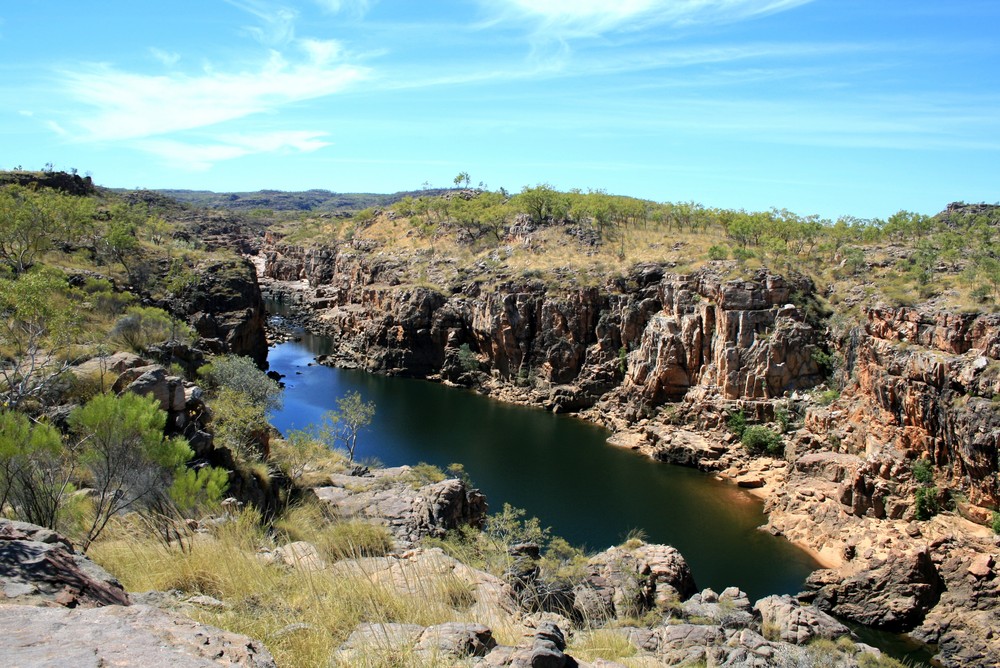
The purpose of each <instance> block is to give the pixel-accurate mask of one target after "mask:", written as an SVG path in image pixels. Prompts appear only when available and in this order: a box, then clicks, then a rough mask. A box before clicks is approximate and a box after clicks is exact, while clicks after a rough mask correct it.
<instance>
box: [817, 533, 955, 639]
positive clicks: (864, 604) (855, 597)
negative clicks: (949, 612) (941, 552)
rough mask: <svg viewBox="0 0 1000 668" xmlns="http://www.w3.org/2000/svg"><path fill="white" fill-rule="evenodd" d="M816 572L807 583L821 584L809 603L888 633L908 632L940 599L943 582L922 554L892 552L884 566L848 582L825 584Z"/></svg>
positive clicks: (881, 565)
mask: <svg viewBox="0 0 1000 668" xmlns="http://www.w3.org/2000/svg"><path fill="white" fill-rule="evenodd" d="M825 575H826V574H825V573H823V572H822V571H819V572H817V573H815V574H814V575H813V576H812V577H811V578H810V580H809V582H808V583H807V586H808V585H809V584H812V585H813V586H815V585H821V586H820V587H819V590H818V591H817V592H816V595H815V598H814V599H813V604H814V605H815V606H816V607H817V608H819V609H820V610H824V611H826V612H829V613H832V614H835V615H837V616H838V617H844V618H846V619H851V620H854V621H856V622H858V623H860V624H864V625H865V626H871V627H874V628H878V629H885V630H887V631H896V632H901V631H910V630H912V629H914V628H915V627H916V626H917V625H918V624H920V622H922V621H923V619H924V616H925V615H926V614H927V612H928V611H929V610H930V609H931V608H932V607H934V605H935V604H936V603H937V602H938V600H939V599H940V598H941V591H942V590H943V589H944V582H943V581H942V579H941V576H940V575H939V574H938V572H937V568H935V566H934V563H933V562H932V561H931V557H930V554H929V553H928V552H927V551H926V550H916V551H913V552H908V553H893V554H891V555H890V556H889V558H888V559H886V560H885V562H884V563H882V564H880V565H877V566H874V567H872V568H870V569H867V570H865V571H863V572H861V573H859V574H857V575H855V576H853V577H849V578H847V579H845V580H839V579H838V580H837V581H834V582H824V580H825V579H826V577H825Z"/></svg>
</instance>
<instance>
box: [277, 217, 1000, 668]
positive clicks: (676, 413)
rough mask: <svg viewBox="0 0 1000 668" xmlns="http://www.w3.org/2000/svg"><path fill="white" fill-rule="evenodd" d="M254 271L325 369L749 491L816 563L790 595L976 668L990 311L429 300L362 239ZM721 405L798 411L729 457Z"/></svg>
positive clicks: (461, 284)
mask: <svg viewBox="0 0 1000 668" xmlns="http://www.w3.org/2000/svg"><path fill="white" fill-rule="evenodd" d="M433 265H434V262H433V261H432V262H431V266H433ZM258 268H259V271H260V273H261V274H262V276H263V279H262V280H263V287H264V290H265V291H269V290H270V291H273V293H274V294H282V295H283V296H284V298H285V299H286V300H287V301H289V302H292V303H295V304H297V305H298V312H299V314H300V315H304V318H305V320H304V322H305V323H306V325H307V327H308V328H309V329H311V330H313V331H316V332H320V333H323V334H324V335H327V336H329V337H331V339H332V340H333V341H335V342H336V346H335V347H332V348H331V350H330V352H329V354H328V355H327V356H325V357H323V358H321V359H323V360H324V362H325V363H327V364H330V365H333V366H340V367H347V368H351V367H354V368H361V369H366V370H370V371H377V372H381V373H386V374H390V375H402V376H414V377H418V378H429V379H432V380H439V381H443V382H445V383H452V384H457V385H464V386H471V387H475V388H477V390H478V391H479V392H482V393H484V394H487V395H488V396H491V397H495V398H499V399H502V400H504V401H509V402H514V403H522V404H528V405H534V406H539V407H543V408H546V409H548V410H550V411H552V412H572V413H576V414H578V415H580V416H582V417H585V418H587V419H589V420H591V421H593V422H595V423H597V424H599V425H603V426H606V427H608V428H610V429H611V430H612V431H614V432H615V436H614V438H613V439H612V440H613V441H614V442H616V443H618V444H619V445H623V446H625V447H629V448H631V449H634V450H637V451H639V452H642V453H645V454H647V455H649V456H651V457H653V458H654V459H657V460H660V461H665V462H673V463H681V464H685V465H688V466H693V467H696V468H700V469H703V470H706V471H713V472H715V473H716V474H717V475H719V476H721V477H723V478H728V479H730V480H731V481H733V482H735V483H737V484H738V485H739V486H742V487H748V488H753V489H754V490H755V493H757V494H759V495H760V496H761V497H762V498H764V499H765V510H766V512H767V513H768V523H767V528H768V529H769V530H771V531H772V532H773V533H775V534H776V535H784V536H786V537H788V538H789V539H791V540H792V541H793V542H795V543H796V544H797V545H800V546H802V547H805V548H807V549H809V550H810V551H811V552H812V554H813V555H814V556H815V557H816V558H818V559H820V560H821V561H822V562H823V564H824V565H825V566H827V567H829V569H828V570H820V571H817V572H816V573H815V574H814V575H813V576H811V577H810V578H809V581H808V582H807V583H806V590H807V592H811V593H808V594H806V596H805V598H806V600H815V601H817V604H818V605H820V606H821V607H824V609H828V610H831V611H833V612H835V613H837V614H841V615H844V616H845V617H847V618H849V619H850V618H853V619H855V620H856V621H858V622H861V623H864V624H869V625H872V626H874V627H876V628H882V629H885V630H891V631H895V632H911V633H912V634H913V635H914V636H915V637H917V638H920V639H922V640H924V641H927V642H931V643H935V644H936V645H937V646H938V648H939V649H940V651H941V654H939V655H938V659H939V660H941V661H942V662H943V663H944V664H945V665H958V664H960V663H968V662H970V661H971V662H973V663H974V662H976V661H987V663H985V664H982V665H988V661H989V659H987V657H990V656H992V655H993V651H994V650H993V649H991V647H992V643H993V642H994V641H993V640H992V637H993V635H992V633H991V632H990V630H989V629H990V628H992V627H993V626H994V624H995V623H996V614H997V607H996V601H997V596H998V593H1000V591H998V588H997V577H996V572H995V570H994V566H993V565H994V564H995V563H996V561H995V558H994V557H992V556H990V555H991V554H995V552H996V539H995V538H994V537H993V536H992V534H991V533H990V532H989V530H988V529H986V528H984V527H981V526H977V524H975V523H974V522H985V521H986V520H988V517H989V515H988V513H987V512H985V511H983V510H981V507H982V506H983V505H986V506H990V505H993V504H995V502H996V496H997V483H996V481H997V477H996V475H997V474H996V470H997V458H996V452H997V438H998V434H1000V429H998V423H997V419H998V418H997V414H996V411H995V410H993V409H992V408H991V405H990V402H991V401H992V396H993V394H994V393H995V391H994V389H993V388H995V387H997V383H998V380H1000V378H998V376H997V374H996V370H997V368H998V365H996V364H995V363H993V362H992V360H995V359H996V358H995V357H994V355H995V354H996V349H995V347H996V339H995V338H994V336H995V334H994V333H995V332H997V329H996V323H997V322H1000V321H998V320H997V318H996V316H978V317H976V316H969V317H961V318H956V317H950V318H949V317H941V316H937V315H933V314H930V313H928V312H926V311H919V310H914V309H909V310H908V309H906V308H900V309H895V310H892V309H888V310H887V309H885V308H864V307H862V308H863V312H864V313H865V314H866V319H867V323H863V324H862V325H861V326H860V327H857V328H853V329H851V328H841V329H837V328H831V327H830V326H829V325H823V324H821V320H820V319H819V318H822V317H823V316H821V315H820V314H818V310H819V307H818V305H817V304H816V302H815V295H816V288H815V286H814V285H812V284H811V282H809V281H808V279H804V278H794V277H793V278H791V279H788V278H784V277H782V276H779V275H776V274H774V273H770V272H766V271H762V272H760V273H758V274H757V275H756V276H755V277H753V278H752V279H749V280H727V279H725V278H724V277H721V276H718V275H716V274H714V273H713V271H712V270H711V269H705V270H702V271H699V272H696V273H693V274H677V273H671V268H670V267H669V266H665V265H662V264H660V265H656V264H640V265H636V266H635V267H634V268H633V269H632V271H631V272H630V273H629V274H627V275H626V276H622V277H619V278H613V279H611V280H608V281H607V282H606V283H605V284H603V285H601V284H599V285H592V286H579V285H577V286H576V287H574V286H573V282H574V281H572V280H570V281H569V282H568V283H569V284H568V285H564V286H562V287H559V288H553V287H552V286H551V285H546V284H544V283H542V282H541V281H539V280H537V279H534V278H532V277H531V276H530V275H525V276H522V277H520V278H518V277H509V276H499V277H497V278H495V279H491V278H490V277H488V276H486V277H484V276H483V275H482V274H480V276H479V277H477V278H473V279H472V280H468V279H466V280H464V281H463V280H462V271H461V270H460V271H458V272H452V273H451V274H448V273H447V271H445V272H444V275H445V276H448V275H452V276H455V277H456V279H457V282H454V283H451V284H450V285H449V284H447V283H445V284H444V285H443V286H442V287H441V288H436V289H431V288H427V287H422V286H420V285H415V284H414V283H413V282H412V281H410V280H408V279H407V271H408V264H407V261H406V259H405V256H401V255H395V254H394V253H393V252H391V251H388V252H387V251H384V250H380V249H379V247H378V245H366V242H364V241H354V242H346V243H341V244H337V245H334V246H328V247H318V248H303V247H295V246H289V245H287V244H283V243H282V242H280V241H279V240H277V239H276V238H273V237H268V238H266V239H265V241H264V244H263V246H262V249H261V253H260V256H259V259H258ZM438 284H439V285H441V281H440V280H438ZM821 327H822V329H821ZM470 353H471V355H472V356H474V357H472V356H470ZM830 360H833V362H832V363H831V361H830ZM834 366H835V367H836V368H833V367H834ZM824 367H825V368H824ZM832 371H836V372H837V373H838V374H839V379H840V380H839V381H838V383H841V384H842V385H843V387H844V389H843V391H842V392H840V393H839V395H835V394H834V393H833V392H828V394H829V395H831V396H833V401H832V402H830V401H828V400H822V401H821V400H820V399H819V398H818V397H819V395H820V394H821V393H822V392H813V391H810V390H812V388H815V387H817V386H819V387H820V390H821V391H822V390H824V387H829V386H828V385H825V384H826V383H828V382H830V381H829V375H828V374H830V373H831V372H832ZM735 412H740V413H742V414H744V415H747V416H748V418H749V420H750V421H751V422H760V423H771V424H777V423H778V422H781V421H784V420H788V417H787V416H788V415H789V414H790V415H792V416H796V415H797V416H799V417H798V422H796V419H795V417H792V418H791V424H790V425H789V427H788V428H787V429H786V431H785V434H784V436H783V439H782V440H783V444H784V448H785V453H784V456H783V457H780V458H768V457H763V458H758V457H752V456H750V455H748V453H747V452H746V451H745V450H744V449H743V448H742V447H741V446H740V444H739V442H738V439H734V438H733V436H732V435H731V434H730V433H729V430H728V429H727V428H726V424H727V421H728V420H729V419H730V417H731V416H732V415H733V414H734V413H735ZM920 458H927V459H929V460H930V461H931V463H932V465H933V466H934V468H935V470H936V477H937V478H938V479H939V480H941V481H942V482H944V481H946V480H950V481H952V483H953V484H954V485H955V486H956V488H957V489H962V490H964V493H965V494H967V495H968V496H967V497H965V500H961V497H960V498H959V500H958V501H957V502H954V503H955V504H956V507H957V508H958V509H959V510H960V511H961V513H962V515H961V516H960V515H959V514H957V513H956V514H954V515H949V516H948V517H947V518H946V517H945V516H938V517H936V518H934V520H933V521H931V522H930V523H923V522H915V521H914V515H913V505H912V500H911V499H912V498H913V497H912V495H913V493H914V490H915V489H917V487H918V485H917V484H916V483H915V481H914V480H913V478H912V477H911V474H910V469H911V467H912V465H913V461H914V460H916V459H920ZM966 518H972V519H973V520H974V521H969V519H966ZM979 561H983V562H984V563H988V564H989V566H988V567H987V568H988V569H989V570H987V571H983V570H982V569H979V568H974V564H977V563H979ZM970 568H972V569H973V570H975V571H976V572H982V573H983V574H984V575H982V576H978V575H977V576H970V575H969V573H970V572H972V571H968V570H967V569H970ZM866 578H867V579H866ZM852 581H853V582H855V583H856V584H853V585H852V584H848V583H849V582H852ZM842 583H843V584H842ZM850 587H855V589H853V590H852V589H850ZM883 588H885V589H884V594H880V595H879V596H874V595H873V594H871V592H873V591H883ZM850 591H854V593H853V594H852V593H849V592H850ZM918 592H919V593H918ZM852 597H853V599H852ZM859 597H860V598H859ZM852 600H853V602H852ZM970 603H971V605H972V607H973V610H974V611H970V610H969V606H970Z"/></svg>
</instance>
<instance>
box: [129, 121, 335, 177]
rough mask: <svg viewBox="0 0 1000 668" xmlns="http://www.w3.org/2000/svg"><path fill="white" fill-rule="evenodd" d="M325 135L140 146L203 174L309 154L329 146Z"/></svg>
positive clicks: (158, 142) (233, 136)
mask: <svg viewBox="0 0 1000 668" xmlns="http://www.w3.org/2000/svg"><path fill="white" fill-rule="evenodd" d="M326 136H327V133H325V132H311V131H300V130H293V131H278V132H266V133H256V134H223V135H219V136H217V137H215V138H214V140H213V141H211V142H200V143H199V142H196V141H180V140H175V139H148V140H143V141H141V142H139V143H138V144H137V145H138V147H139V148H141V149H142V150H144V151H146V152H147V153H151V154H153V155H156V156H158V157H159V158H161V159H162V160H163V161H164V162H166V163H167V164H169V165H171V166H174V167H179V168H182V169H187V170H191V171H204V170H206V169H209V168H211V167H212V166H213V165H214V164H215V163H217V162H222V161H224V160H232V159H234V158H242V157H243V156H246V155H252V154H255V153H275V152H279V151H290V152H298V153H309V152H312V151H317V150H319V149H321V148H324V147H326V146H329V145H330V142H328V141H325V140H324V137H326Z"/></svg>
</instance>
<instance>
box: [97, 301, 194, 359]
mask: <svg viewBox="0 0 1000 668" xmlns="http://www.w3.org/2000/svg"><path fill="white" fill-rule="evenodd" d="M111 338H112V339H114V340H115V341H117V342H119V343H121V344H122V345H123V346H125V347H127V348H129V349H130V350H132V351H134V352H137V353H142V352H145V351H146V350H147V349H148V348H149V347H150V346H151V345H153V344H156V343H163V342H164V341H181V342H184V343H189V342H191V341H192V340H193V339H194V331H193V330H192V329H191V328H190V327H189V326H188V325H186V324H185V323H183V322H181V321H180V320H178V319H177V318H174V317H173V316H171V315H170V314H169V313H167V312H166V311H164V310H163V309H158V308H156V307H154V306H149V307H146V306H133V307H131V308H130V309H128V311H127V312H126V313H125V315H123V316H122V317H121V318H119V319H118V321H117V322H116V323H115V326H114V328H113V329H112V330H111Z"/></svg>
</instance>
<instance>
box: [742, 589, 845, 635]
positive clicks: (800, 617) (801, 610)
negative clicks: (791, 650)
mask: <svg viewBox="0 0 1000 668" xmlns="http://www.w3.org/2000/svg"><path fill="white" fill-rule="evenodd" d="M753 607H754V610H756V611H757V612H758V613H760V616H761V623H762V624H763V626H764V628H765V629H767V628H770V629H772V630H773V632H774V633H775V634H776V635H777V637H778V639H779V640H781V641H783V642H790V643H793V644H795V645H804V644H806V643H807V642H809V641H811V640H813V639H814V638H827V639H833V638H838V637H840V636H844V635H848V634H849V633H850V631H849V630H848V628H847V627H846V626H844V625H843V624H841V623H840V622H838V621H837V620H836V619H834V618H833V617H831V616H830V615H828V614H826V613H824V612H822V611H821V610H818V609H817V608H815V607H813V606H808V605H799V604H798V603H797V602H796V601H794V600H793V599H792V597H791V596H787V595H786V596H768V597H767V598H762V599H761V600H759V601H757V602H756V603H755V604H754V606H753ZM772 637H773V636H772Z"/></svg>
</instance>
